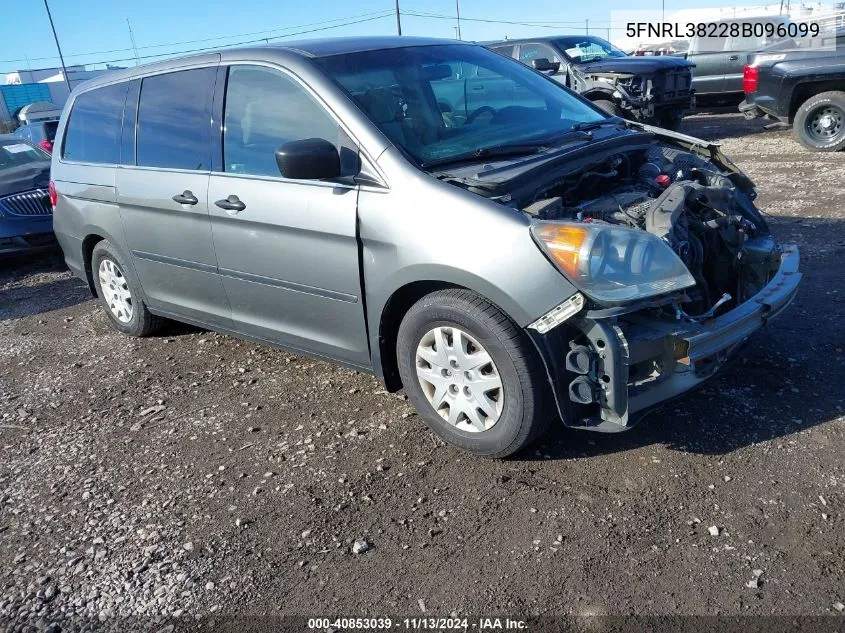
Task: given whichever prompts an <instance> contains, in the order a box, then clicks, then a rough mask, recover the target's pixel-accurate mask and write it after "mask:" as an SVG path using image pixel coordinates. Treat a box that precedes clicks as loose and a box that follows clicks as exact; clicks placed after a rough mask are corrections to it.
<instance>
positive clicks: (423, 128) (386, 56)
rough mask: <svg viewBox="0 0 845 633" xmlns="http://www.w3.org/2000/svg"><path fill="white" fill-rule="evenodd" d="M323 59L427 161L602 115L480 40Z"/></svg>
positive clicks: (382, 124) (401, 142)
mask: <svg viewBox="0 0 845 633" xmlns="http://www.w3.org/2000/svg"><path fill="white" fill-rule="evenodd" d="M315 61H316V63H317V64H318V65H319V66H321V67H322V68H323V70H324V71H325V72H326V73H327V74H328V75H330V76H331V77H332V78H333V79H334V80H335V81H337V82H338V83H339V84H340V85H341V87H342V88H343V89H344V90H345V91H346V92H347V93H348V94H349V96H350V97H351V98H352V99H353V100H354V101H355V102H356V104H357V105H358V106H359V107H360V108H361V110H363V112H364V113H365V114H366V115H367V116H368V117H369V118H370V120H372V121H373V123H375V124H376V125H377V126H378V127H379V129H381V131H382V132H383V133H384V134H385V135H386V136H387V137H388V138H389V139H390V140H391V141H393V143H394V144H395V145H397V146H398V147H400V148H401V149H402V150H404V151H405V152H406V153H407V154H408V155H409V156H410V157H411V158H412V159H413V160H414V161H415V162H416V163H417V164H420V165H422V166H424V167H425V166H429V165H432V164H434V163H442V162H447V161H449V160H450V159H453V158H455V157H457V156H463V155H465V154H467V153H468V152H474V151H476V150H482V149H486V148H492V147H500V146H502V145H510V144H517V143H528V142H531V143H533V142H542V141H543V140H544V139H548V138H551V137H554V136H556V135H559V134H560V133H562V132H566V131H569V130H571V129H572V126H573V125H575V124H576V123H582V122H587V121H597V120H600V119H601V118H602V115H601V114H599V113H598V112H596V111H595V110H594V109H593V108H592V107H591V106H590V105H588V104H587V103H585V102H584V101H583V100H582V99H581V98H579V97H577V96H575V95H573V94H572V93H570V92H569V91H567V90H566V89H565V88H563V87H562V86H560V85H559V84H558V83H556V82H554V81H552V80H549V79H546V78H545V77H543V76H542V75H539V74H538V73H536V72H534V71H533V70H531V69H529V68H527V67H526V66H524V65H523V64H521V63H519V62H518V61H516V60H514V59H507V58H505V57H502V56H501V55H498V54H496V53H494V52H492V51H489V50H487V49H486V48H482V47H480V46H470V45H462V44H444V45H438V46H412V47H408V48H400V49H392V50H390V51H389V52H387V53H386V52H385V51H380V50H375V51H362V52H359V53H351V54H346V55H336V56H329V57H323V58H318V59H316V60H315ZM455 69H460V72H456V70H455Z"/></svg>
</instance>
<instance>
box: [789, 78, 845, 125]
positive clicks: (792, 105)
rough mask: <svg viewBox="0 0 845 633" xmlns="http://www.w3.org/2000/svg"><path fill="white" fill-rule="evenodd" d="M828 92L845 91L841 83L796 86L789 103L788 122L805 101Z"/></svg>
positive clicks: (817, 82) (815, 83)
mask: <svg viewBox="0 0 845 633" xmlns="http://www.w3.org/2000/svg"><path fill="white" fill-rule="evenodd" d="M829 90H837V91H845V82H842V81H816V82H813V83H805V84H798V85H797V86H795V90H793V91H792V100H791V101H790V102H789V121H790V123H791V122H792V121H793V120H794V119H795V113H796V112H798V108H800V107H801V104H803V103H804V102H805V101H806V100H807V99H809V98H810V97H812V96H813V95H817V94H819V93H821V92H828V91H829Z"/></svg>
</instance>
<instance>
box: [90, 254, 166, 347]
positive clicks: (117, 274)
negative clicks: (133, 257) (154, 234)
mask: <svg viewBox="0 0 845 633" xmlns="http://www.w3.org/2000/svg"><path fill="white" fill-rule="evenodd" d="M91 270H92V271H93V272H94V285H95V286H96V288H97V296H98V297H99V299H100V302H101V303H102V304H103V308H104V309H105V311H106V314H107V315H108V316H109V319H111V322H112V324H113V325H114V327H115V328H116V329H118V330H120V331H121V332H123V333H124V334H130V335H132V336H147V335H148V334H152V333H153V332H155V331H156V330H158V329H159V328H161V326H162V324H163V323H164V319H163V318H162V317H159V316H156V315H154V314H152V313H151V312H150V311H149V310H148V309H147V306H146V304H145V303H144V301H143V300H142V299H141V291H140V285H139V284H138V282H137V280H136V279H135V277H134V276H133V275H132V271H131V269H130V268H129V267H128V266H127V265H126V264H125V263H124V261H123V258H122V257H121V256H120V255H118V253H117V250H116V249H115V248H114V246H112V245H111V242H109V241H108V240H103V241H101V242H97V245H96V246H94V251H93V252H92V253H91Z"/></svg>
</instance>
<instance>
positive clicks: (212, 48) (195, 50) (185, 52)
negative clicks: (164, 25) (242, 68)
mask: <svg viewBox="0 0 845 633" xmlns="http://www.w3.org/2000/svg"><path fill="white" fill-rule="evenodd" d="M392 16H393V11H387V12H384V13H382V14H381V15H377V16H374V17H370V18H362V19H360V20H353V21H350V22H344V23H343V24H334V25H332V26H324V27H320V28H314V29H308V30H305V31H297V32H295V33H285V34H284V35H274V36H272V37H261V38H258V39H253V40H243V41H240V42H231V43H229V44H222V45H220V46H206V47H203V48H192V49H188V50H181V51H171V52H168V53H158V54H155V55H141V56H140V57H139V58H138V59H139V60H140V59H153V58H156V57H169V56H171V55H173V56H175V55H188V54H190V53H201V52H205V51H215V50H220V49H221V48H228V47H231V46H244V45H246V44H257V43H259V42H269V41H270V40H278V39H282V38H285V37H295V36H297V35H306V34H308V33H316V32H318V31H327V30H329V29H336V28H340V27H342V26H350V25H352V24H361V23H362V22H372V21H373V20H380V19H383V18H386V17H392ZM133 59H135V58H134V57H124V58H120V59H109V60H101V61H96V62H87V63H86V64H85V65H86V66H95V65H98V64H116V63H118V62H126V61H132V60H133ZM33 70H49V69H48V68H34V69H33ZM13 72H17V71H14V70H0V74H6V73H13Z"/></svg>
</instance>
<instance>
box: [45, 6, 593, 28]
mask: <svg viewBox="0 0 845 633" xmlns="http://www.w3.org/2000/svg"><path fill="white" fill-rule="evenodd" d="M44 1H45V2H46V1H47V0H44ZM584 26H585V28H586V29H587V35H589V34H590V18H587V19H586V20H584Z"/></svg>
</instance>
